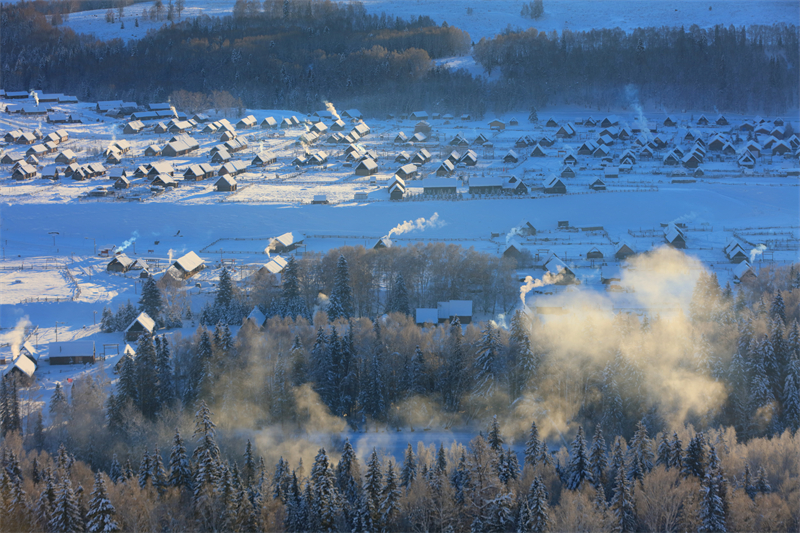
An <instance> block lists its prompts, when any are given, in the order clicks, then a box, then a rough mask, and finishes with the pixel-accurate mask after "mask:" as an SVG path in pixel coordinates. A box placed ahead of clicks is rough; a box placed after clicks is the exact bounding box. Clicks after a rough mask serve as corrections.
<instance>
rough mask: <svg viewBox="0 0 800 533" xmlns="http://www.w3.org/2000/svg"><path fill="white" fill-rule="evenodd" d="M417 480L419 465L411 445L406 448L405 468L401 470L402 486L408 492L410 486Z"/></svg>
mask: <svg viewBox="0 0 800 533" xmlns="http://www.w3.org/2000/svg"><path fill="white" fill-rule="evenodd" d="M416 478H417V464H416V461H415V459H414V450H413V448H411V444H410V443H409V444H408V447H407V448H406V455H405V459H404V460H403V467H402V468H401V469H400V486H401V487H403V488H404V489H406V490H408V486H409V485H411V483H412V482H413V481H414V480H415V479H416Z"/></svg>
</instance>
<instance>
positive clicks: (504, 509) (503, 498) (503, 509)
mask: <svg viewBox="0 0 800 533" xmlns="http://www.w3.org/2000/svg"><path fill="white" fill-rule="evenodd" d="M513 503H514V501H513V498H512V495H511V493H510V492H505V491H501V492H500V493H499V494H498V495H497V496H495V497H494V498H493V499H491V500H489V502H487V509H486V511H485V512H486V519H485V520H484V521H483V524H484V527H485V528H486V530H487V531H509V530H510V529H511V527H512V526H513V525H514V512H513Z"/></svg>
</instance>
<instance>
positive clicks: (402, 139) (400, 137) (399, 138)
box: [393, 131, 408, 144]
mask: <svg viewBox="0 0 800 533" xmlns="http://www.w3.org/2000/svg"><path fill="white" fill-rule="evenodd" d="M393 142H394V143H396V144H403V143H406V142H408V135H406V134H405V133H403V132H402V131H401V132H400V133H398V134H397V135H395V137H394V141H393Z"/></svg>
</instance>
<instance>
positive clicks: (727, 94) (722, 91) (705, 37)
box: [473, 24, 800, 113]
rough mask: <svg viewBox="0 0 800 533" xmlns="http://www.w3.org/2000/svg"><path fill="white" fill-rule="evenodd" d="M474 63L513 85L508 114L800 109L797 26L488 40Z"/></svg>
mask: <svg viewBox="0 0 800 533" xmlns="http://www.w3.org/2000/svg"><path fill="white" fill-rule="evenodd" d="M473 56H474V57H475V60H476V61H478V62H479V63H480V64H481V65H483V67H484V68H485V69H486V70H487V71H488V72H489V73H491V72H492V71H493V70H495V69H499V70H500V71H501V72H502V74H503V76H502V79H501V80H500V81H498V82H497V84H496V87H494V89H495V90H496V91H497V92H498V94H501V95H502V98H498V99H496V100H494V101H493V104H494V106H495V107H496V108H497V109H498V110H501V111H506V110H511V109H519V108H528V107H529V106H530V105H531V104H534V105H537V106H540V107H541V106H543V105H547V104H558V103H578V104H581V105H587V106H595V105H597V106H618V105H632V104H636V105H639V104H640V100H641V105H647V106H650V107H656V108H658V107H667V108H669V109H687V108H699V109H719V110H720V111H739V112H747V111H751V112H766V113H781V112H784V111H786V110H787V109H793V108H795V107H797V105H798V94H800V90H799V89H800V86H799V85H798V70H797V69H798V67H797V65H798V59H800V39H798V28H797V26H795V25H786V24H775V25H773V26H750V27H747V28H745V27H741V28H735V27H734V26H730V27H728V28H726V27H724V26H721V25H718V26H715V27H713V28H709V29H702V28H699V27H698V26H696V25H692V26H691V27H690V28H689V29H685V28H683V27H680V28H668V27H661V28H637V29H635V30H633V31H631V32H625V31H623V30H621V29H619V28H617V29H602V30H591V31H584V32H572V31H570V30H563V31H562V32H561V33H560V34H558V33H556V32H551V33H546V32H540V31H537V30H536V29H535V28H531V29H528V30H525V31H505V32H503V33H501V34H499V35H497V36H496V37H494V38H493V39H486V38H484V39H481V41H480V42H479V43H477V44H476V45H475V47H474V50H473Z"/></svg>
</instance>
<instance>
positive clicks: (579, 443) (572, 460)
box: [566, 426, 594, 490]
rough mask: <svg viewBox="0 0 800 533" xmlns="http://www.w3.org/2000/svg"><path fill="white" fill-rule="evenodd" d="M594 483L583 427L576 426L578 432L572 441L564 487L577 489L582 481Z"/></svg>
mask: <svg viewBox="0 0 800 533" xmlns="http://www.w3.org/2000/svg"><path fill="white" fill-rule="evenodd" d="M584 481H586V482H589V483H594V476H593V475H592V465H591V463H590V461H589V454H588V452H587V450H586V439H585V438H584V436H583V427H582V426H578V434H577V435H576V436H575V440H574V441H572V449H571V451H570V457H569V465H568V466H567V482H566V487H567V489H569V490H579V489H580V488H581V485H583V482H584Z"/></svg>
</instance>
